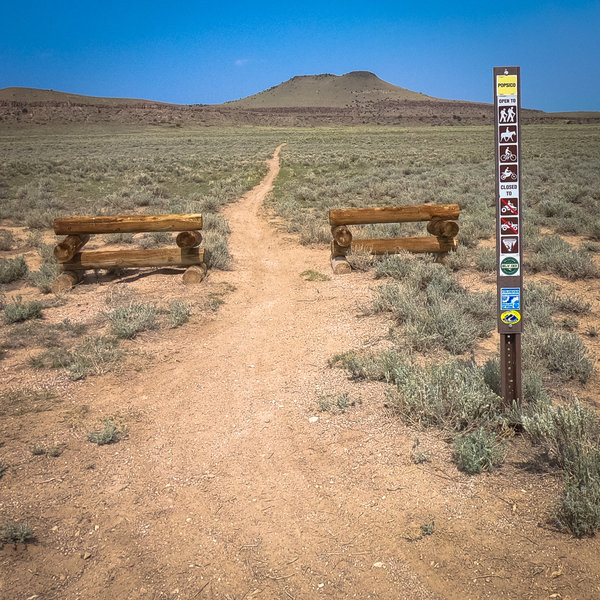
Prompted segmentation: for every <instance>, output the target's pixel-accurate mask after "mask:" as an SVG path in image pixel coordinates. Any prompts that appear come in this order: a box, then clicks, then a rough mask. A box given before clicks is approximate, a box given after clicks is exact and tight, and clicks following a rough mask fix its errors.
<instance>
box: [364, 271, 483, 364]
mask: <svg viewBox="0 0 600 600" xmlns="http://www.w3.org/2000/svg"><path fill="white" fill-rule="evenodd" d="M411 264H412V265H413V266H414V268H412V269H410V270H408V271H407V274H406V275H405V276H404V280H403V282H402V283H390V284H385V285H383V286H382V287H381V288H380V289H379V295H378V296H377V297H376V298H375V301H374V305H373V307H374V310H375V312H391V313H392V315H393V317H394V319H395V320H396V322H397V324H398V325H399V326H400V327H401V332H402V339H403V342H404V343H406V344H408V345H409V347H411V348H413V349H415V350H419V351H425V350H429V349H432V348H436V347H442V348H445V349H446V350H448V351H449V352H451V353H453V354H460V353H462V352H465V351H466V350H468V349H470V348H472V347H473V346H474V344H475V342H476V341H477V339H478V338H480V337H484V336H486V335H487V334H488V333H489V331H490V330H491V329H492V328H493V327H494V324H495V321H494V319H493V306H494V298H493V294H491V293H479V294H469V293H468V292H467V291H466V290H465V289H464V288H462V287H461V286H460V285H458V283H457V282H456V280H455V279H454V277H453V276H452V273H450V272H449V271H448V270H447V269H446V268H445V267H444V266H442V265H438V264H435V263H432V262H430V263H427V262H422V261H411ZM401 265H402V263H397V264H396V265H395V268H394V267H392V268H391V269H390V267H389V266H388V267H387V268H386V272H392V273H393V275H394V276H400V274H401V273H402V266H401Z"/></svg>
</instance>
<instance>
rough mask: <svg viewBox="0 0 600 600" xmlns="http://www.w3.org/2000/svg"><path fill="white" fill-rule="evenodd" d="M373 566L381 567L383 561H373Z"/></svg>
mask: <svg viewBox="0 0 600 600" xmlns="http://www.w3.org/2000/svg"><path fill="white" fill-rule="evenodd" d="M373 566H374V567H375V568H376V569H382V568H383V563H382V562H376V563H373Z"/></svg>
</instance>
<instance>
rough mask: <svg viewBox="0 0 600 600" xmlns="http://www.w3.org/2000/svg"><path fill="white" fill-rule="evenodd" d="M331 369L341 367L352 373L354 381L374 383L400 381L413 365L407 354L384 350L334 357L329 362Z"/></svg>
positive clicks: (342, 354) (344, 353)
mask: <svg viewBox="0 0 600 600" xmlns="http://www.w3.org/2000/svg"><path fill="white" fill-rule="evenodd" d="M329 366H330V367H339V368H341V369H345V370H347V371H349V372H350V374H351V375H352V377H353V378H354V379H370V380H373V381H387V382H391V383H394V382H396V381H400V380H401V379H402V378H403V377H405V376H406V375H407V374H408V372H409V371H410V369H411V368H412V367H411V363H410V362H408V361H407V360H406V353H405V352H398V351H396V350H384V351H383V352H380V353H378V354H372V353H367V352H364V353H361V352H355V351H349V352H343V353H341V354H336V355H334V356H333V357H332V358H331V359H330V360H329Z"/></svg>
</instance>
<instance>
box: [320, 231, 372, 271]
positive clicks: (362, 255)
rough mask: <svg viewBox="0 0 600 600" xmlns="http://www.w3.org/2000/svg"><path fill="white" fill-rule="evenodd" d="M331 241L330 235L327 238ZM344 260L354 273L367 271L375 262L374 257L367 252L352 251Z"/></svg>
mask: <svg viewBox="0 0 600 600" xmlns="http://www.w3.org/2000/svg"><path fill="white" fill-rule="evenodd" d="M329 238H330V239H331V235H330V236H329ZM346 260H347V261H348V262H349V263H350V266H351V267H352V268H353V269H354V270H355V271H368V270H369V269H370V268H371V267H372V266H373V263H374V262H375V257H374V256H373V255H372V254H371V253H370V252H369V251H367V250H352V251H350V252H348V254H347V255H346Z"/></svg>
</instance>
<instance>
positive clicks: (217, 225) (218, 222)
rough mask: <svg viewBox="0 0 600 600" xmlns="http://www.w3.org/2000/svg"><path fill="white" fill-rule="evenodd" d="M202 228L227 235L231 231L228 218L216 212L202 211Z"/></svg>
mask: <svg viewBox="0 0 600 600" xmlns="http://www.w3.org/2000/svg"><path fill="white" fill-rule="evenodd" d="M202 230H203V231H204V232H206V231H214V232H216V233H220V234H221V235H223V236H225V235H228V234H229V233H231V230H230V229H229V223H228V222H227V219H226V218H225V217H223V216H221V215H217V214H215V213H210V212H209V213H202Z"/></svg>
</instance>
